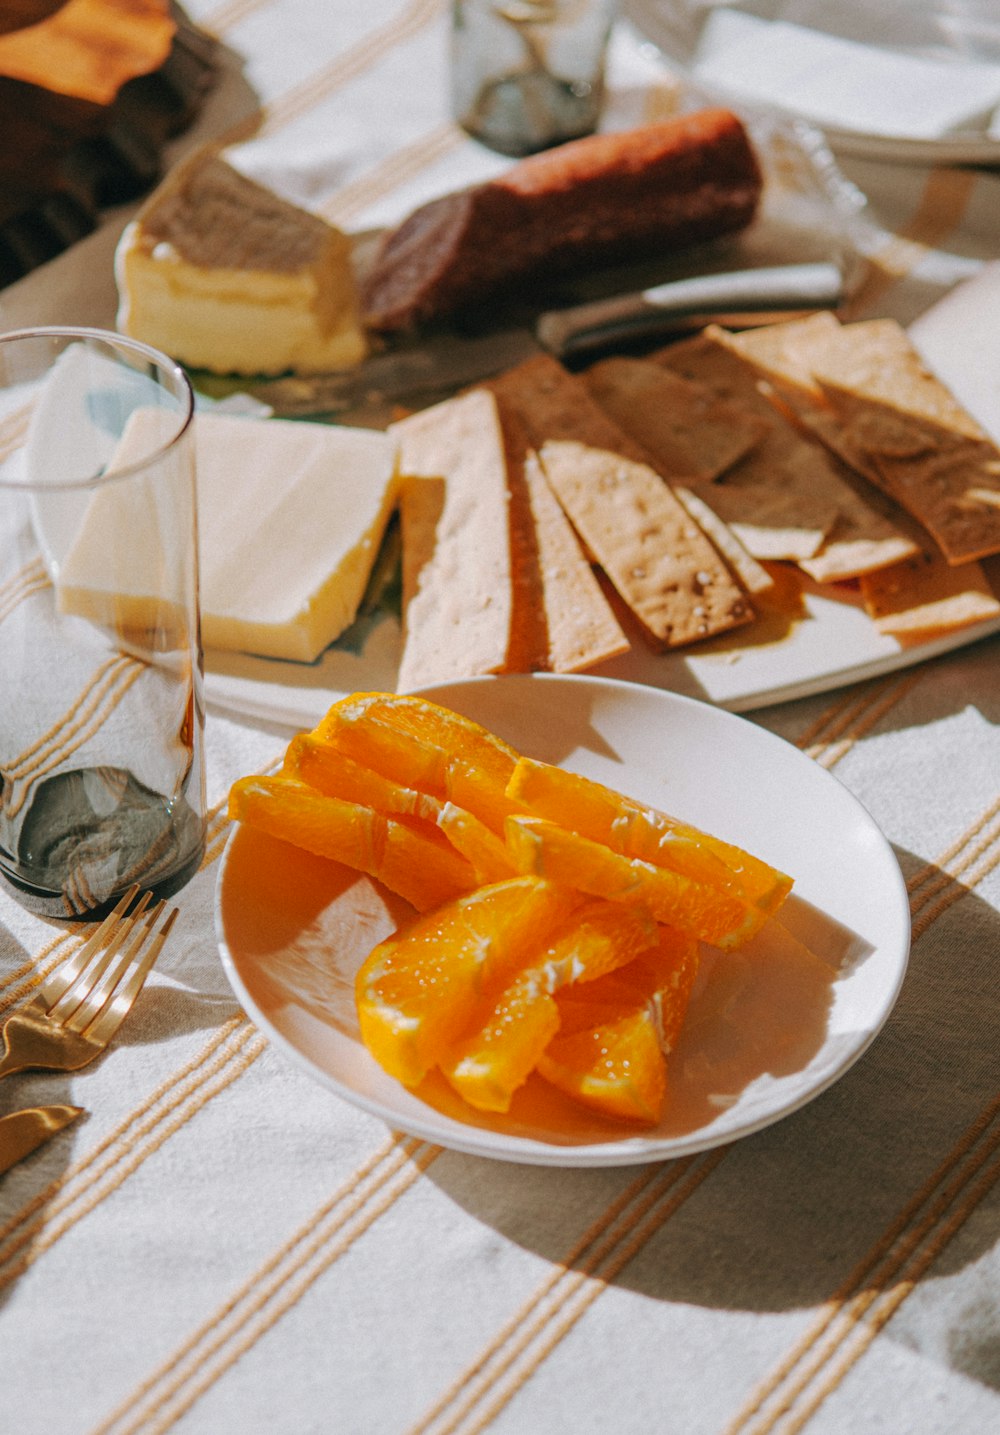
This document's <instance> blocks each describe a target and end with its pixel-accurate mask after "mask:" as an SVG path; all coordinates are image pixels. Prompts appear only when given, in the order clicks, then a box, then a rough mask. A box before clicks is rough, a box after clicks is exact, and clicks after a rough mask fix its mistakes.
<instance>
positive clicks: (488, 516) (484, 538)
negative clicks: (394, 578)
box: [389, 390, 513, 692]
mask: <svg viewBox="0 0 1000 1435" xmlns="http://www.w3.org/2000/svg"><path fill="white" fill-rule="evenodd" d="M389 432H390V433H392V434H393V435H394V437H395V438H397V439H398V441H399V445H400V468H401V471H402V473H403V475H404V478H407V479H412V478H425V479H426V478H430V479H437V480H438V481H439V483H440V481H441V480H442V479H443V480H444V493H443V498H442V496H441V494H440V490H438V492H437V496H436V498H435V497H433V496H432V495H429V493H428V492H427V491H426V490H423V489H420V488H413V489H412V491H411V492H409V494H408V495H407V492H406V491H407V490H408V489H410V485H409V484H406V485H404V503H403V507H402V521H403V552H404V575H405V571H406V562H407V560H406V557H405V555H406V549H407V545H408V544H410V546H411V549H412V550H413V552H412V555H411V559H410V574H411V577H410V580H409V584H408V588H409V601H408V602H407V604H406V607H405V611H404V638H403V654H402V658H401V660H400V668H399V688H400V691H404V692H405V691H408V690H410V689H412V688H415V687H420V686H423V685H425V684H429V683H436V682H444V681H447V680H448V679H450V678H460V677H469V676H470V675H473V674H477V673H499V672H503V671H504V669H505V666H506V663H507V654H508V647H509V644H510V636H511V622H512V614H513V575H512V569H511V552H510V533H509V519H508V494H507V469H506V462H505V456H504V441H503V434H502V431H501V428H500V419H499V415H498V413H497V407H496V403H495V402H494V399H493V396H492V395H491V394H489V393H486V392H483V391H481V390H480V391H473V392H470V393H467V394H463V395H461V396H460V397H458V398H455V399H448V400H446V401H445V402H444V403H441V404H436V405H435V406H434V407H433V408H429V409H424V410H423V411H422V412H421V413H417V414H412V415H411V416H410V417H409V418H405V419H403V420H401V421H400V422H399V423H395V424H392V425H390V429H389ZM435 502H436V503H437V517H436V521H434V518H433V505H434V503H435ZM408 508H409V519H410V522H409V524H408V521H407V519H408ZM414 521H416V524H417V527H416V529H414V527H413V526H412V525H413V523H414ZM431 525H433V550H432V551H431V552H430V553H428V536H429V535H428V528H429V527H430V526H431ZM408 529H409V532H408ZM405 583H406V579H405V577H404V584H405Z"/></svg>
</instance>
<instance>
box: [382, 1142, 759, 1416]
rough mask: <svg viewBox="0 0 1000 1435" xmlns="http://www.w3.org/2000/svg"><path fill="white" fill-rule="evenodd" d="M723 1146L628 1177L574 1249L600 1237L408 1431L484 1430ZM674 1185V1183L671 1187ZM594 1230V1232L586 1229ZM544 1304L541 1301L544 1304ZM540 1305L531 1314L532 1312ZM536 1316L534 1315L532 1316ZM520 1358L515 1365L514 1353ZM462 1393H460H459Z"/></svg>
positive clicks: (683, 1197) (552, 1278) (564, 1264)
mask: <svg viewBox="0 0 1000 1435" xmlns="http://www.w3.org/2000/svg"><path fill="white" fill-rule="evenodd" d="M730 1149H731V1148H730V1147H728V1146H724V1147H720V1148H719V1149H717V1150H715V1151H712V1152H709V1153H708V1154H707V1155H705V1156H700V1157H699V1156H692V1157H684V1158H682V1159H681V1160H679V1161H675V1162H671V1163H670V1164H669V1165H668V1166H667V1167H665V1168H664V1167H661V1168H659V1172H658V1174H657V1175H656V1177H655V1178H648V1177H647V1178H642V1177H640V1178H639V1180H638V1181H635V1182H633V1183H632V1185H631V1186H630V1187H629V1188H628V1189H627V1191H626V1192H625V1193H623V1196H622V1197H619V1198H618V1200H617V1201H616V1202H615V1203H613V1205H612V1206H611V1207H610V1208H609V1210H608V1212H606V1213H605V1216H604V1217H602V1218H600V1219H599V1220H598V1222H596V1223H595V1225H594V1226H592V1227H591V1229H590V1232H588V1233H587V1236H585V1237H584V1238H583V1241H582V1242H579V1243H578V1244H577V1249H578V1250H579V1249H580V1248H581V1247H583V1246H584V1243H586V1242H588V1240H589V1243H590V1244H593V1241H594V1238H595V1236H597V1235H604V1234H605V1232H607V1235H606V1238H605V1239H604V1240H602V1241H601V1242H600V1244H598V1245H597V1246H596V1248H595V1249H594V1250H593V1251H592V1252H591V1253H590V1255H589V1256H588V1257H587V1258H586V1259H585V1260H583V1261H582V1262H579V1257H577V1260H578V1262H579V1264H578V1267H577V1268H576V1269H570V1268H569V1265H568V1259H569V1258H567V1261H565V1262H562V1263H561V1264H560V1266H559V1268H558V1269H557V1271H556V1272H555V1274H554V1276H550V1277H549V1278H548V1279H546V1280H545V1281H543V1282H542V1284H541V1285H540V1286H539V1287H538V1288H537V1289H536V1290H535V1292H534V1293H533V1295H532V1296H531V1297H530V1298H529V1300H528V1301H527V1302H526V1303H525V1305H524V1306H522V1308H521V1310H520V1311H518V1312H517V1314H516V1315H515V1316H514V1317H513V1319H512V1320H510V1321H509V1322H508V1323H507V1324H506V1325H505V1326H504V1327H503V1328H502V1330H501V1331H500V1332H499V1333H498V1335H497V1336H496V1337H495V1338H494V1340H493V1341H492V1342H491V1344H490V1345H489V1346H487V1347H486V1349H485V1350H484V1352H483V1354H482V1355H481V1356H480V1357H479V1358H478V1359H477V1360H476V1361H475V1362H474V1363H473V1364H472V1365H471V1366H469V1367H467V1369H466V1370H465V1372H464V1373H463V1374H462V1375H461V1376H460V1377H459V1379H458V1380H457V1381H455V1382H454V1384H453V1385H452V1386H451V1387H450V1388H449V1390H448V1391H446V1392H445V1395H444V1396H443V1397H442V1399H441V1400H440V1401H439V1402H438V1403H437V1404H436V1405H435V1406H434V1407H433V1408H432V1410H431V1411H430V1412H429V1413H428V1414H427V1415H426V1416H425V1417H424V1418H423V1419H422V1420H421V1421H419V1422H418V1424H417V1425H415V1426H413V1427H412V1428H411V1430H410V1432H409V1435H429V1432H433V1435H452V1432H455V1431H457V1430H458V1429H459V1427H461V1428H462V1430H463V1435H472V1432H474V1431H479V1430H482V1429H484V1428H485V1427H486V1425H488V1424H489V1423H490V1422H491V1421H492V1420H493V1419H494V1418H495V1416H496V1415H497V1414H499V1412H500V1411H501V1410H502V1409H503V1408H504V1407H505V1406H506V1405H507V1404H508V1403H509V1402H510V1401H511V1400H512V1399H513V1397H514V1396H515V1395H516V1394H517V1392H518V1391H519V1390H520V1389H521V1388H522V1386H523V1385H524V1384H526V1382H527V1381H528V1380H529V1379H530V1378H531V1376H532V1375H533V1374H534V1373H535V1371H536V1370H537V1369H538V1367H539V1366H540V1365H541V1364H542V1362H543V1361H544V1360H545V1359H546V1358H547V1357H548V1356H549V1355H550V1354H551V1352H552V1351H553V1350H554V1349H555V1347H556V1346H557V1345H558V1344H559V1342H560V1341H561V1340H562V1339H563V1338H564V1337H565V1336H566V1335H567V1334H568V1332H569V1331H570V1330H571V1329H572V1327H573V1326H574V1325H575V1324H576V1323H577V1321H578V1320H579V1319H580V1318H581V1316H582V1315H583V1314H584V1313H585V1311H586V1310H587V1309H589V1307H590V1306H591V1305H592V1304H593V1303H594V1301H595V1300H596V1299H597V1297H598V1296H599V1295H601V1293H602V1292H603V1291H604V1290H605V1289H606V1288H607V1286H608V1284H609V1283H610V1282H611V1281H612V1280H614V1278H615V1277H616V1276H617V1275H618V1274H619V1273H620V1272H621V1271H622V1270H623V1269H624V1267H625V1266H626V1265H627V1264H628V1262H629V1261H631V1260H632V1259H633V1257H634V1256H635V1255H637V1254H638V1252H639V1251H640V1250H641V1249H642V1247H643V1246H644V1245H645V1244H646V1242H647V1241H648V1240H649V1239H650V1238H651V1237H652V1236H653V1235H654V1234H655V1233H656V1232H657V1231H658V1230H659V1229H660V1228H661V1227H662V1226H663V1225H664V1224H665V1223H666V1221H667V1220H669V1219H670V1217H671V1216H672V1215H673V1214H674V1213H675V1212H676V1211H677V1210H679V1209H680V1207H681V1206H682V1205H683V1204H684V1202H685V1201H686V1200H687V1199H688V1197H689V1196H691V1195H692V1194H693V1193H694V1191H695V1190H696V1189H697V1188H698V1186H700V1185H701V1183H702V1181H704V1180H705V1179H706V1177H708V1176H709V1175H711V1173H712V1172H713V1171H714V1170H715V1168H716V1167H717V1166H718V1165H719V1164H720V1163H721V1162H722V1160H723V1159H724V1158H725V1156H726V1154H727V1153H728V1151H729V1150H730ZM651 1179H652V1189H648V1190H646V1191H645V1194H644V1195H643V1197H642V1199H641V1200H638V1201H637V1202H636V1205H635V1208H634V1209H633V1210H631V1211H625V1213H624V1216H623V1219H622V1220H621V1222H620V1223H619V1225H618V1226H617V1227H616V1228H613V1229H612V1228H611V1220H610V1213H611V1211H616V1210H617V1211H619V1212H621V1211H623V1210H624V1206H625V1202H626V1200H628V1199H635V1197H636V1196H637V1195H638V1194H639V1193H640V1192H642V1191H643V1189H644V1188H645V1187H648V1186H650V1182H651ZM675 1188H676V1189H675ZM592 1233H593V1234H592ZM546 1302H547V1304H545V1308H544V1309H542V1307H543V1304H544V1303H546ZM537 1311H540V1312H541V1313H540V1314H539V1315H537V1316H535V1312H537ZM532 1316H535V1318H534V1319H531V1317H532ZM521 1356H523V1357H524V1358H523V1360H521V1362H520V1364H518V1365H516V1368H515V1363H516V1362H517V1361H518V1359H519V1357H521ZM508 1373H509V1374H510V1378H509V1380H508V1381H507V1384H506V1385H505V1386H503V1388H502V1389H500V1390H499V1391H498V1392H497V1393H496V1394H495V1395H494V1397H493V1399H492V1400H490V1401H489V1402H488V1403H487V1401H486V1397H487V1396H488V1395H490V1393H491V1392H492V1391H494V1390H495V1389H496V1387H497V1386H498V1384H499V1382H500V1381H501V1380H502V1379H503V1377H504V1376H506V1375H508ZM463 1397H464V1398H463Z"/></svg>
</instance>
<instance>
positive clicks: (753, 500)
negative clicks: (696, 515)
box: [694, 479, 840, 563]
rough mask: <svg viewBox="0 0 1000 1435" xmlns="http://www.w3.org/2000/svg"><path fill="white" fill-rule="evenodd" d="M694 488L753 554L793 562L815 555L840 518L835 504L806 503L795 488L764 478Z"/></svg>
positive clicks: (774, 560)
mask: <svg viewBox="0 0 1000 1435" xmlns="http://www.w3.org/2000/svg"><path fill="white" fill-rule="evenodd" d="M694 492H695V493H696V494H698V495H699V496H700V497H702V498H703V499H704V501H705V502H706V503H708V504H710V505H711V506H712V508H713V509H714V510H715V512H716V513H717V514H718V515H719V517H720V518H721V519H723V520H724V522H725V523H726V524H727V525H728V526H729V528H731V529H732V531H733V533H735V534H736V536H737V538H738V539H739V540H740V542H741V543H742V544H743V545H744V546H745V547H746V549H747V551H748V552H749V553H751V554H752V555H753V557H754V558H756V559H758V560H759V561H761V562H764V563H771V562H776V561H781V560H787V561H789V562H792V563H798V562H801V561H802V560H803V559H806V558H815V556H816V554H817V553H819V551H820V549H821V548H822V547H823V544H824V543H825V542H826V540H827V537H828V535H829V534H830V533H831V532H832V531H833V529H834V528H835V526H836V524H837V520H838V518H839V513H840V511H839V509H838V508H837V507H836V505H835V504H832V503H830V504H827V505H826V507H825V509H824V508H823V507H822V506H821V505H820V504H818V503H815V502H809V503H803V501H802V495H801V493H800V492H799V491H798V489H797V488H795V489H789V488H787V487H785V486H781V485H778V484H775V483H768V482H767V481H766V480H765V479H760V480H758V481H756V482H752V483H751V482H745V483H740V484H737V485H730V484H727V483H713V484H711V485H706V486H705V487H704V488H701V489H695V490H694Z"/></svg>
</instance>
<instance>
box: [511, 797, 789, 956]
mask: <svg viewBox="0 0 1000 1435" xmlns="http://www.w3.org/2000/svg"><path fill="white" fill-rule="evenodd" d="M505 833H506V842H507V850H508V851H509V852H510V855H511V858H512V860H513V862H514V865H515V867H517V869H518V870H519V871H521V872H534V873H535V874H536V876H539V877H547V878H549V879H550V880H551V881H553V882H563V883H566V884H569V885H573V886H576V887H578V888H579V889H580V891H581V892H589V893H591V894H592V895H594V896H596V897H607V898H610V899H611V900H612V901H625V902H642V903H644V904H645V905H646V906H647V907H648V908H649V910H650V911H651V912H652V913H653V916H654V917H655V918H656V919H657V921H658V922H664V923H666V924H667V925H669V926H672V927H677V928H678V929H679V930H680V931H682V932H685V933H687V934H688V935H690V936H694V937H699V938H700V939H701V940H702V941H703V942H711V943H712V945H713V946H717V947H723V948H726V949H728V948H732V947H737V946H739V945H740V944H741V943H742V942H743V941H745V940H746V939H747V938H748V937H750V936H752V935H753V933H754V932H755V931H756V930H757V929H758V928H759V927H760V926H762V925H763V923H764V922H765V921H766V917H765V914H764V913H763V912H761V911H760V909H759V908H757V907H753V906H751V905H750V904H749V903H748V902H747V901H746V900H745V899H744V898H741V897H735V896H733V895H732V894H731V893H730V892H727V891H726V890H725V889H723V888H720V887H713V886H709V885H708V883H706V882H696V881H695V880H694V879H693V878H691V877H685V876H683V875H682V874H681V873H679V872H671V871H669V870H668V869H666V868H664V867H654V866H653V864H652V863H651V862H643V861H641V860H640V859H639V858H637V857H631V858H629V857H622V856H621V855H620V854H619V853H617V852H612V850H611V849H610V848H609V847H605V846H604V845H603V844H602V843H600V842H594V841H591V839H590V838H589V837H580V836H578V835H577V834H576V833H575V832H570V831H568V830H567V829H566V828H564V827H560V826H559V825H558V824H557V823H555V822H549V821H547V820H546V819H545V818H543V817H524V816H513V817H508V819H507V822H506V826H505Z"/></svg>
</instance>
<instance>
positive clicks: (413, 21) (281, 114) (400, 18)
mask: <svg viewBox="0 0 1000 1435" xmlns="http://www.w3.org/2000/svg"><path fill="white" fill-rule="evenodd" d="M445 4H446V0H410V3H409V4H408V5H407V6H406V7H405V8H404V9H403V10H402V11H401V12H400V13H399V14H398V15H395V16H393V18H392V19H391V20H388V21H386V23H385V24H384V25H381V26H379V27H378V28H377V29H375V30H373V31H372V32H371V33H370V34H368V35H365V36H363V37H362V39H360V40H359V41H358V42H357V43H356V44H354V45H351V46H349V47H348V48H347V49H346V50H344V51H343V52H342V53H341V54H339V55H337V56H335V57H334V59H332V60H330V61H329V63H328V64H326V65H324V66H323V68H322V69H320V70H318V71H317V72H316V73H315V74H314V75H309V76H308V77H307V78H306V79H305V80H303V81H302V82H301V83H300V84H298V85H294V86H293V87H292V88H291V89H290V90H286V91H285V93H284V94H283V95H279V96H277V97H276V98H275V99H273V100H269V101H268V102H267V104H265V105H262V106H261V107H260V109H258V110H256V111H255V112H254V113H253V114H251V115H248V116H246V117H245V118H243V119H242V120H239V121H237V122H236V124H234V125H232V126H231V127H230V128H229V129H228V130H227V131H225V133H224V134H221V135H219V136H217V137H216V140H215V141H214V143H216V144H221V145H226V144H234V143H236V142H237V141H238V140H240V139H245V138H246V137H248V136H249V135H251V134H254V135H261V134H274V133H275V132H276V131H277V130H280V129H281V128H283V126H285V125H287V124H291V123H292V121H293V120H297V119H299V118H300V117H301V116H302V115H304V114H307V113H308V112H309V110H311V109H312V108H313V107H314V106H315V105H318V104H320V103H321V102H322V101H323V100H325V99H327V98H328V97H329V96H330V95H331V94H333V93H334V91H336V90H337V89H339V88H340V87H341V86H342V85H346V84H349V83H350V82H351V81H352V80H355V79H357V78H358V76H359V75H363V74H364V73H365V71H366V70H368V69H370V68H371V67H372V65H374V64H376V63H377V62H378V61H379V60H381V59H382V57H383V56H384V55H386V54H388V52H389V51H390V50H392V49H394V48H395V46H397V45H401V44H403V43H404V42H405V41H407V40H409V39H410V38H412V36H414V35H416V34H418V33H419V32H420V31H421V30H422V29H423V28H424V26H425V25H429V24H430V23H431V21H433V20H436V19H437V17H438V16H439V15H440V14H441V13H442V11H443V10H444V8H445Z"/></svg>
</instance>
